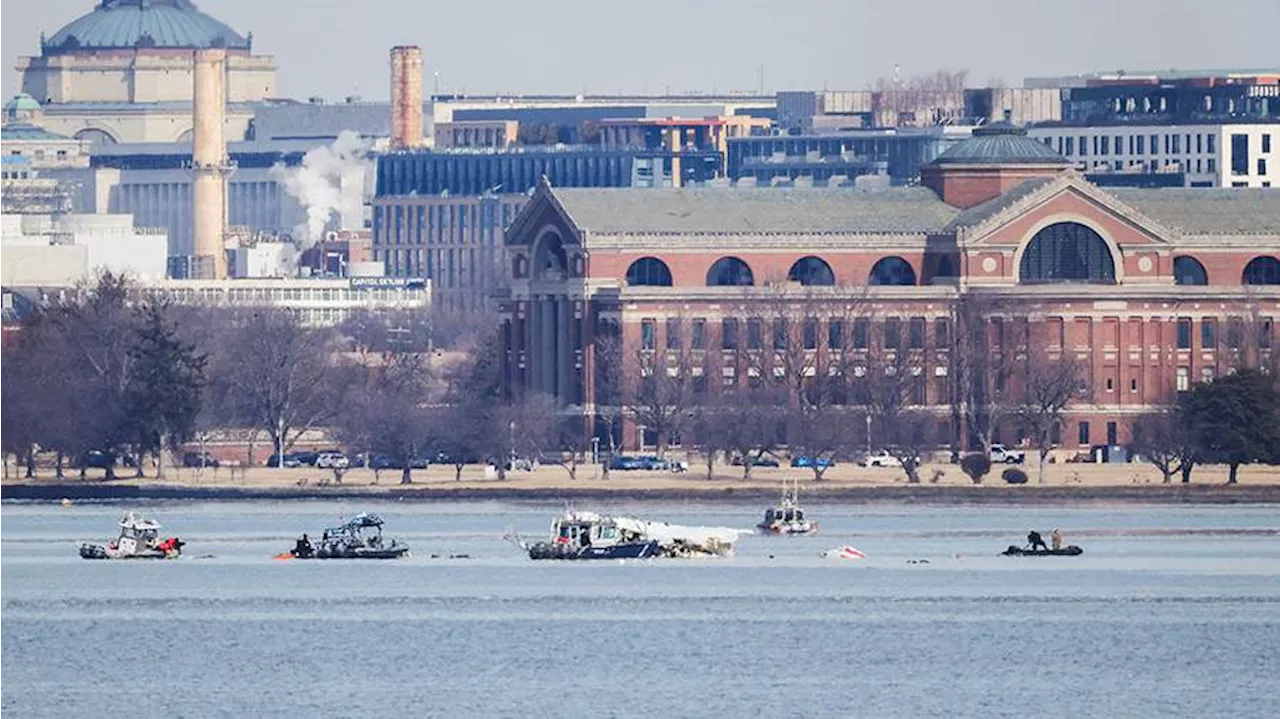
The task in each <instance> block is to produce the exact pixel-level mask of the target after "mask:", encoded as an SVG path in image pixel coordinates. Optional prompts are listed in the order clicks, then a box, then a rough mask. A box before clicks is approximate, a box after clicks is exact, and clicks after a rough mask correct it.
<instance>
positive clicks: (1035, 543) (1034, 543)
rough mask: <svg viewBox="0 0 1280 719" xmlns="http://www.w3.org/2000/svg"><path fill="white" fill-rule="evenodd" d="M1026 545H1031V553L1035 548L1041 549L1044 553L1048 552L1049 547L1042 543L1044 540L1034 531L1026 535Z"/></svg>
mask: <svg viewBox="0 0 1280 719" xmlns="http://www.w3.org/2000/svg"><path fill="white" fill-rule="evenodd" d="M1027 544H1029V545H1031V551H1033V552H1034V551H1036V549H1037V548H1039V549H1043V550H1045V551H1046V552H1047V551H1049V546H1048V545H1046V544H1045V543H1044V538H1043V537H1041V536H1040V533H1039V532H1037V531H1036V530H1034V529H1033V530H1031V531H1030V532H1028V533H1027Z"/></svg>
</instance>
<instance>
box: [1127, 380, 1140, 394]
mask: <svg viewBox="0 0 1280 719" xmlns="http://www.w3.org/2000/svg"><path fill="white" fill-rule="evenodd" d="M1129 391H1130V392H1135V393H1136V392H1137V391H1138V378H1137V377H1134V378H1133V379H1131V380H1129Z"/></svg>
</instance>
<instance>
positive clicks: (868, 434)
mask: <svg viewBox="0 0 1280 719" xmlns="http://www.w3.org/2000/svg"><path fill="white" fill-rule="evenodd" d="M867 456H868V457H869V456H871V415H869V414H868V415H867Z"/></svg>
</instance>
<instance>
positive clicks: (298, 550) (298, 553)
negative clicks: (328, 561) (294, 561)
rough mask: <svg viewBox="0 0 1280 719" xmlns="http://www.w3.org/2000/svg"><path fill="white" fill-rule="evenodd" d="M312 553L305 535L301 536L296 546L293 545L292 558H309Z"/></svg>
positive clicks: (309, 542) (309, 541)
mask: <svg viewBox="0 0 1280 719" xmlns="http://www.w3.org/2000/svg"><path fill="white" fill-rule="evenodd" d="M311 552H312V548H311V540H310V539H307V535H306V534H303V535H302V536H301V537H299V538H298V542H297V544H295V545H293V556H295V557H310V556H311Z"/></svg>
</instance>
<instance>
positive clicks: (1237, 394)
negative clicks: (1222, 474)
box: [1186, 370, 1280, 484]
mask: <svg viewBox="0 0 1280 719" xmlns="http://www.w3.org/2000/svg"><path fill="white" fill-rule="evenodd" d="M1186 412H1187V421H1188V426H1189V428H1190V432H1191V438H1192V442H1193V443H1194V445H1195V447H1196V457H1197V459H1198V460H1199V461H1201V462H1205V463H1220V464H1226V465H1228V467H1229V468H1230V474H1229V475H1228V479H1227V483H1228V484H1235V483H1236V472H1237V470H1239V468H1240V465H1242V464H1247V463H1249V462H1269V461H1275V460H1277V459H1280V456H1277V454H1280V449H1278V448H1280V391H1277V389H1276V381H1275V379H1274V378H1272V377H1271V376H1269V375H1266V374H1264V373H1262V372H1258V371H1257V370H1241V371H1240V372H1237V373H1235V374H1230V375H1226V376H1225V377H1219V378H1218V379H1216V380H1214V381H1212V382H1207V383H1205V384H1201V385H1197V386H1196V387H1195V389H1194V390H1192V391H1191V394H1190V396H1189V397H1188V398H1187V404H1186Z"/></svg>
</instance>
